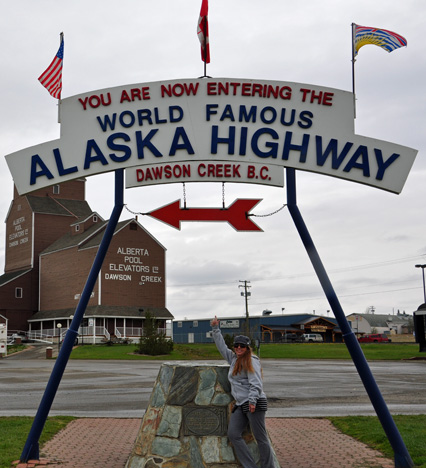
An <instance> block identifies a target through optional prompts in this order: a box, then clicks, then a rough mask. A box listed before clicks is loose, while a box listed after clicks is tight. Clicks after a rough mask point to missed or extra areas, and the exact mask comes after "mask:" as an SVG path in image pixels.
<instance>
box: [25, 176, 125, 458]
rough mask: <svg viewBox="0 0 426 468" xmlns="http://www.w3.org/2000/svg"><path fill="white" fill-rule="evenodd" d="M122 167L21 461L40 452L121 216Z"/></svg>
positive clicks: (122, 193)
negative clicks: (59, 390) (58, 393)
mask: <svg viewBox="0 0 426 468" xmlns="http://www.w3.org/2000/svg"><path fill="white" fill-rule="evenodd" d="M123 200H124V170H123V169H118V170H116V171H115V205H114V209H113V211H112V214H111V218H110V220H109V222H108V225H107V227H106V230H105V233H104V236H103V238H102V241H101V244H100V245H99V249H98V252H97V254H96V257H95V260H94V261H93V265H92V268H91V270H90V273H89V276H88V278H87V281H86V285H85V286H84V290H83V292H82V294H81V298H80V301H79V303H78V306H77V309H76V311H75V314H74V318H73V320H72V322H71V325H70V327H69V329H68V331H67V333H66V335H65V339H64V342H63V344H62V347H61V350H60V352H59V355H58V358H57V359H56V362H55V365H54V367H53V370H52V373H51V375H50V378H49V381H48V383H47V386H46V389H45V391H44V395H43V398H42V400H41V402H40V405H39V408H38V411H37V414H36V416H35V418H34V421H33V424H32V426H31V430H30V433H29V434H28V437H27V441H26V443H25V446H24V449H23V451H22V454H21V458H20V460H21V462H27V461H28V460H38V459H39V457H40V453H39V440H40V436H41V433H42V431H43V428H44V425H45V423H46V419H47V416H48V415H49V411H50V408H51V406H52V403H53V400H54V398H55V395H56V391H57V390H58V387H59V384H60V382H61V379H62V376H63V374H64V371H65V367H66V365H67V363H68V359H69V357H70V354H71V351H72V348H73V346H74V343H75V339H76V337H77V336H78V329H79V327H80V323H81V321H82V319H83V316H84V313H85V311H86V307H87V304H88V303H89V299H90V295H91V294H92V291H93V288H94V286H95V283H96V280H97V278H98V275H99V272H100V270H101V267H102V263H103V261H104V259H105V256H106V254H107V252H108V247H109V244H110V242H111V239H112V236H113V235H114V231H115V228H116V226H117V223H118V220H119V219H120V215H121V212H122V210H123V206H124V201H123Z"/></svg>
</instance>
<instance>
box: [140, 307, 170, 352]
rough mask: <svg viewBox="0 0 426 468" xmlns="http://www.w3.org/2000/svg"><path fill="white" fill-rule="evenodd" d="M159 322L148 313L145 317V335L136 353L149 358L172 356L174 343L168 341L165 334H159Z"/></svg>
mask: <svg viewBox="0 0 426 468" xmlns="http://www.w3.org/2000/svg"><path fill="white" fill-rule="evenodd" d="M157 323H158V321H157V320H156V318H155V317H154V316H153V315H152V314H151V312H149V311H147V312H146V315H145V323H144V325H145V326H144V334H143V336H141V338H140V340H139V345H138V347H137V349H136V352H137V353H139V354H148V355H149V356H158V355H161V354H170V353H171V352H172V351H173V341H172V340H168V339H167V338H166V336H165V335H164V334H163V333H158V327H157Z"/></svg>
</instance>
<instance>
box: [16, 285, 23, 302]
mask: <svg viewBox="0 0 426 468" xmlns="http://www.w3.org/2000/svg"><path fill="white" fill-rule="evenodd" d="M23 296H24V290H23V289H22V288H15V297H16V299H22V297H23Z"/></svg>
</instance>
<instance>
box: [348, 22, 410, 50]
mask: <svg viewBox="0 0 426 468" xmlns="http://www.w3.org/2000/svg"><path fill="white" fill-rule="evenodd" d="M353 28H354V33H353V48H354V56H356V55H357V54H358V51H359V49H360V48H361V47H362V46H364V45H366V44H373V45H377V46H379V47H381V48H382V49H385V50H386V51H388V52H392V51H393V50H395V49H398V48H399V47H406V46H407V40H406V39H405V38H404V37H402V36H400V35H399V34H396V33H394V32H392V31H387V30H386V29H377V28H369V27H366V26H359V25H357V24H354V25H353Z"/></svg>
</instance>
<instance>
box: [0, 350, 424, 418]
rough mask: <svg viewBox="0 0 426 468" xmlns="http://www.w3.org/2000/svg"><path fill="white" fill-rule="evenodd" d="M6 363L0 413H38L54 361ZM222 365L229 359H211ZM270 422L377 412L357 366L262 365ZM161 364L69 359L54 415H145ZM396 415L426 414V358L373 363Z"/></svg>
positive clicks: (33, 358)
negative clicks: (278, 418)
mask: <svg viewBox="0 0 426 468" xmlns="http://www.w3.org/2000/svg"><path fill="white" fill-rule="evenodd" d="M43 356H44V348H42V349H41V350H40V352H39V355H37V354H36V353H31V354H30V353H29V354H26V352H25V353H21V355H19V356H18V355H16V356H9V357H8V358H6V359H2V360H0V416H19V415H28V416H34V415H35V413H36V411H37V408H38V406H39V403H40V400H41V398H42V396H43V392H44V390H45V388H46V384H47V382H48V380H49V377H50V374H51V371H52V368H53V365H54V361H52V360H46V359H44V358H43ZM209 362H210V363H214V362H216V363H219V362H220V363H223V361H209ZM262 365H263V371H264V382H265V383H264V386H265V391H266V393H267V395H268V399H269V404H270V411H269V412H268V415H269V416H270V417H323V416H334V415H336V416H343V415H374V414H375V412H374V409H373V407H372V405H371V403H370V400H369V398H368V396H367V394H366V391H365V389H364V386H363V384H362V382H361V380H360V378H359V376H358V373H357V372H356V369H355V367H354V365H353V363H352V362H351V361H337V360H336V361H307V360H269V359H268V360H263V361H262ZM160 366H161V362H158V361H77V360H70V361H69V362H68V365H67V368H66V370H65V373H64V376H63V379H62V381H61V384H60V386H59V389H58V392H57V395H56V398H55V400H54V403H53V405H52V409H51V411H50V415H58V414H61V415H73V416H78V417H82V416H90V417H138V418H139V417H141V416H142V415H143V413H144V410H145V408H146V407H147V405H148V400H149V397H150V395H151V391H152V388H153V384H154V382H155V379H156V377H157V374H158V371H159V368H160ZM370 368H371V370H372V372H373V375H374V376H375V378H376V381H377V383H378V385H379V387H380V389H381V391H382V394H383V397H384V399H385V401H386V403H387V404H388V406H389V409H390V411H391V413H392V414H426V391H425V389H426V361H410V362H407V361H401V362H372V363H370Z"/></svg>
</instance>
